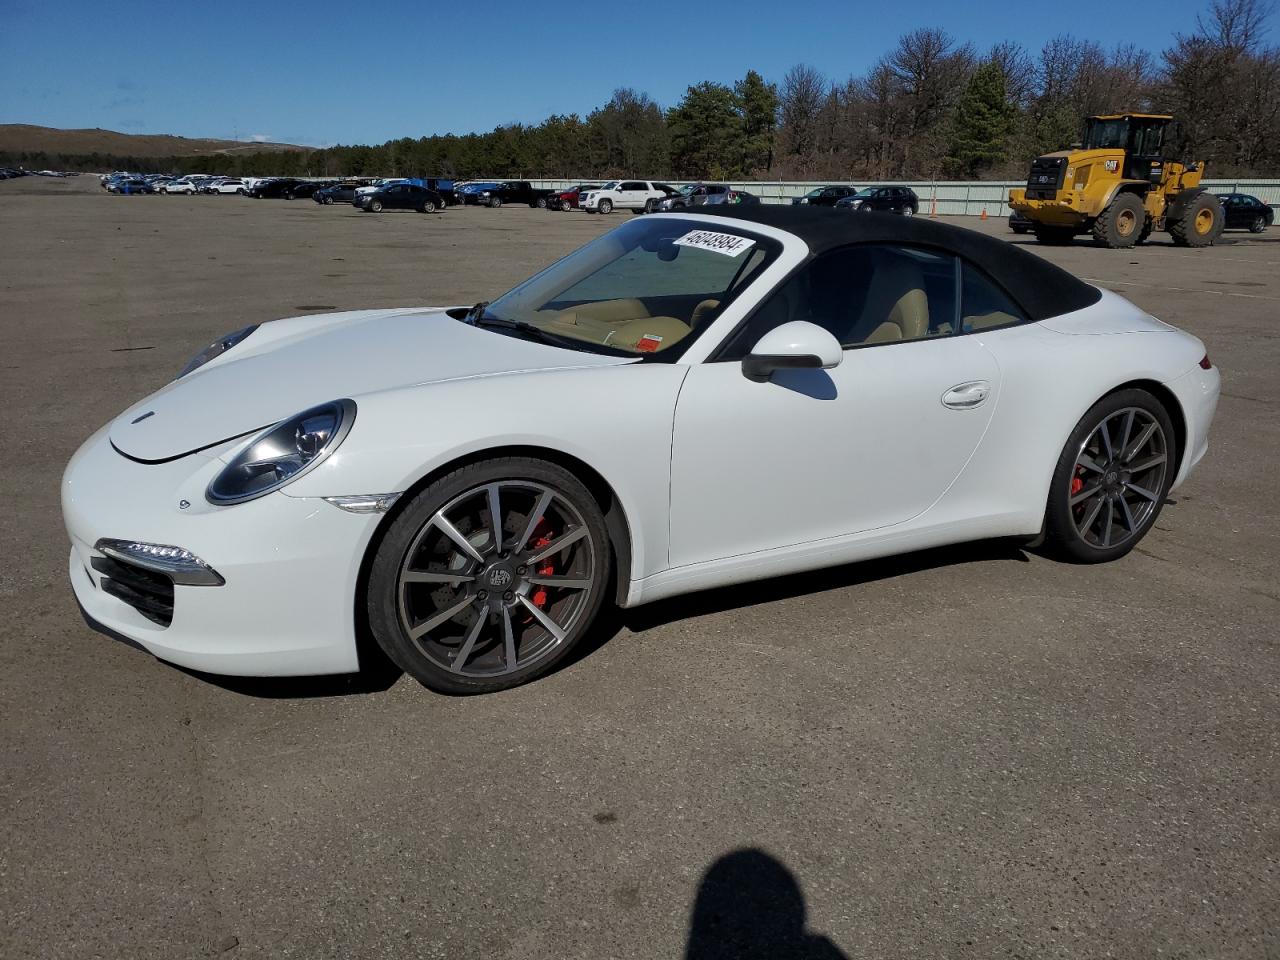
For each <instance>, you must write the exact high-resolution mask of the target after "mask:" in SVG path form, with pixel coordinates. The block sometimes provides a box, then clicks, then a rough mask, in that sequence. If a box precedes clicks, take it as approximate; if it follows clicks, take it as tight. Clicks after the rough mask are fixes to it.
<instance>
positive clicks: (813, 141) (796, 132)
mask: <svg viewBox="0 0 1280 960" xmlns="http://www.w3.org/2000/svg"><path fill="white" fill-rule="evenodd" d="M826 94H827V81H826V78H825V77H823V75H822V74H821V73H819V72H818V71H817V70H815V69H814V68H813V67H810V66H808V65H807V64H803V63H800V64H796V66H794V67H792V68H791V69H790V70H788V71H787V75H786V76H785V77H783V78H782V98H781V99H782V126H781V131H780V132H781V139H782V150H783V153H789V154H792V155H794V156H796V157H799V158H801V159H802V161H811V160H812V158H813V155H814V153H815V151H816V149H817V141H818V115H819V114H820V113H821V111H822V105H823V103H824V102H825V100H826Z"/></svg>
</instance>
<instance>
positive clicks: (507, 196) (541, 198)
mask: <svg viewBox="0 0 1280 960" xmlns="http://www.w3.org/2000/svg"><path fill="white" fill-rule="evenodd" d="M554 193H555V191H554V190H539V189H538V188H536V187H535V186H533V184H531V183H530V182H529V181H528V180H504V181H503V182H502V183H499V184H498V185H496V186H493V187H490V188H489V189H488V190H481V191H480V203H481V204H483V205H485V206H489V207H500V206H502V205H503V204H504V203H527V204H528V205H529V206H531V207H546V205H547V201H548V200H549V199H550V198H551V195H552V194H554Z"/></svg>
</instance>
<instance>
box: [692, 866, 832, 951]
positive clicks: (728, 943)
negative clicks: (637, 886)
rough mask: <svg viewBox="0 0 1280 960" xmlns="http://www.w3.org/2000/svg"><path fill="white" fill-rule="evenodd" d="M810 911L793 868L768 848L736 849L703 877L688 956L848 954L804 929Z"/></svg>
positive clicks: (699, 888)
mask: <svg viewBox="0 0 1280 960" xmlns="http://www.w3.org/2000/svg"><path fill="white" fill-rule="evenodd" d="M807 914H808V911H807V910H806V908H805V901H804V893H803V892H802V891H801V889H800V883H799V881H797V880H796V878H795V875H794V874H793V873H792V872H791V871H790V870H788V869H787V868H786V867H785V866H784V865H783V864H782V863H781V862H779V861H778V860H777V859H775V858H774V857H771V856H770V855H769V854H767V853H765V852H764V851H763V850H755V849H746V850H735V851H734V852H733V853H728V854H725V855H724V856H723V857H721V858H720V859H719V860H717V861H716V862H715V863H713V864H712V865H711V866H710V867H709V868H708V869H707V872H706V873H705V874H704V875H703V877H702V884H701V885H700V886H699V887H698V897H697V899H696V900H695V901H694V904H693V915H692V917H691V918H690V920H689V941H688V945H687V946H686V947H685V954H684V955H685V960H848V958H847V956H846V955H845V954H844V953H843V952H842V951H841V950H840V948H839V947H837V946H836V945H835V944H834V943H832V942H831V941H830V940H828V939H827V938H826V937H824V936H822V935H821V934H815V933H810V932H808V931H807V930H806V929H805V925H806V923H807V920H808V916H807Z"/></svg>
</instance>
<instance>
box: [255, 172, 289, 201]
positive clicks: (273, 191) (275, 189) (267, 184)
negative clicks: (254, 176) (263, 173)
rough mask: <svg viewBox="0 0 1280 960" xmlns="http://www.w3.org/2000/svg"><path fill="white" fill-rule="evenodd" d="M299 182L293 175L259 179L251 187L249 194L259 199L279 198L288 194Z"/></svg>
mask: <svg viewBox="0 0 1280 960" xmlns="http://www.w3.org/2000/svg"><path fill="white" fill-rule="evenodd" d="M297 182H298V181H297V180H295V179H293V178H292V177H277V178H274V179H271V180H259V181H257V182H256V183H255V184H254V185H253V186H252V187H250V188H249V196H251V197H257V198H258V199H259V200H279V199H281V198H282V197H286V196H288V195H289V191H290V190H292V189H293V187H294V185H295V184H296V183H297Z"/></svg>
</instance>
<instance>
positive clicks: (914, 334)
mask: <svg viewBox="0 0 1280 960" xmlns="http://www.w3.org/2000/svg"><path fill="white" fill-rule="evenodd" d="M928 332H929V296H928V294H927V293H925V289H924V273H923V271H922V270H921V269H920V267H919V266H918V265H916V264H915V263H913V262H912V261H911V260H910V259H909V258H907V257H905V256H903V255H901V254H894V253H888V254H882V255H880V256H877V257H876V259H875V261H874V262H873V264H872V271H871V278H870V285H869V288H868V290H867V299H866V301H865V302H864V304H863V307H862V315H861V316H860V317H859V318H858V321H857V323H855V324H854V326H853V329H852V330H851V331H850V333H849V336H848V339H847V341H846V342H847V343H850V344H855V343H888V342H890V341H893V340H918V339H920V338H922V337H924V336H926V335H927V334H928Z"/></svg>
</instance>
